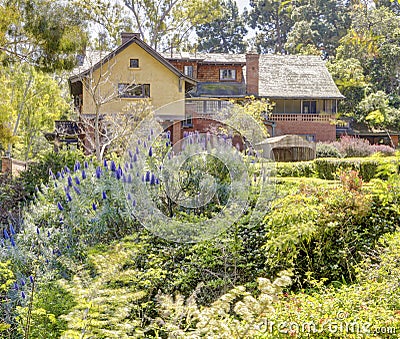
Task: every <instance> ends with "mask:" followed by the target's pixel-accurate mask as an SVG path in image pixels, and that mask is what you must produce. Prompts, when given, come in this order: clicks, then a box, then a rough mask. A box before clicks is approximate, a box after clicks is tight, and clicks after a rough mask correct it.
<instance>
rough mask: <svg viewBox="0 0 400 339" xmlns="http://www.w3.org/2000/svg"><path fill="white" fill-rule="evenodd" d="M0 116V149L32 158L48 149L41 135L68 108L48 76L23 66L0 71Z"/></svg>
mask: <svg viewBox="0 0 400 339" xmlns="http://www.w3.org/2000/svg"><path fill="white" fill-rule="evenodd" d="M0 91H1V93H2V96H1V99H0V117H6V119H7V121H3V124H2V126H3V129H4V130H6V131H7V136H8V138H7V139H6V138H5V139H6V140H3V142H4V143H5V144H3V145H4V147H3V148H4V149H8V150H9V151H12V152H13V155H15V156H17V157H18V158H20V159H24V160H28V159H31V158H33V157H35V156H36V155H37V154H38V153H39V152H40V151H41V150H42V149H43V148H46V147H48V146H49V144H48V143H47V142H46V140H45V138H44V134H43V133H44V132H46V131H51V130H53V129H54V120H57V119H59V118H60V117H61V116H62V115H63V114H64V113H66V111H68V109H69V105H68V103H67V102H66V101H65V100H64V99H63V98H62V97H61V90H60V88H59V87H58V84H57V83H56V82H55V81H54V80H53V79H52V77H50V76H49V75H47V74H45V73H43V72H41V71H37V70H35V69H34V68H33V67H32V66H29V65H27V64H15V65H12V66H11V67H3V68H1V69H0Z"/></svg>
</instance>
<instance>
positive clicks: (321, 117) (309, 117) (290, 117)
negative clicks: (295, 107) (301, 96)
mask: <svg viewBox="0 0 400 339" xmlns="http://www.w3.org/2000/svg"><path fill="white" fill-rule="evenodd" d="M333 119H334V116H333V115H330V114H286V113H282V114H271V115H270V116H269V117H268V120H272V121H310V122H330V121H332V120H333Z"/></svg>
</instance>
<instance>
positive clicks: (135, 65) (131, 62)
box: [129, 59, 139, 68]
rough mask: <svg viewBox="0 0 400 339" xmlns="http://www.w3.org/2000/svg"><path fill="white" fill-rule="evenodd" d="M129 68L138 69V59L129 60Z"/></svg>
mask: <svg viewBox="0 0 400 339" xmlns="http://www.w3.org/2000/svg"><path fill="white" fill-rule="evenodd" d="M129 67H130V68H139V59H130V60H129Z"/></svg>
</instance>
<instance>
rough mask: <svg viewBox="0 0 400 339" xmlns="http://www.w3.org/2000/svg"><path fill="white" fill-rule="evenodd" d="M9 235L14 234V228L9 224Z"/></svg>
mask: <svg viewBox="0 0 400 339" xmlns="http://www.w3.org/2000/svg"><path fill="white" fill-rule="evenodd" d="M10 233H11V235H14V234H15V230H14V227H13V225H12V224H10Z"/></svg>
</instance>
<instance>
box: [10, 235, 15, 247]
mask: <svg viewBox="0 0 400 339" xmlns="http://www.w3.org/2000/svg"><path fill="white" fill-rule="evenodd" d="M10 241H11V245H12V247H15V241H14V238H13V237H10Z"/></svg>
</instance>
